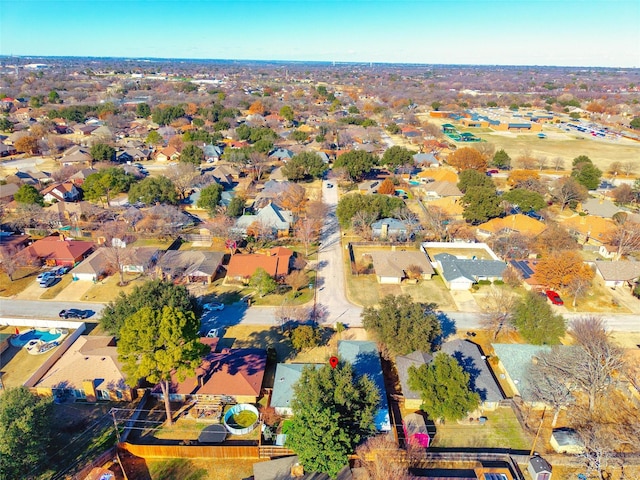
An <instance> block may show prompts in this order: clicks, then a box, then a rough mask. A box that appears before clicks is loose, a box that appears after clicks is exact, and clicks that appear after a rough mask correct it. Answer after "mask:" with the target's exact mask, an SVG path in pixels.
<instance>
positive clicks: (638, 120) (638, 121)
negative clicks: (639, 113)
mask: <svg viewBox="0 0 640 480" xmlns="http://www.w3.org/2000/svg"><path fill="white" fill-rule="evenodd" d="M629 126H630V127H631V128H633V129H634V130H640V117H633V119H632V120H631V121H630V122H629Z"/></svg>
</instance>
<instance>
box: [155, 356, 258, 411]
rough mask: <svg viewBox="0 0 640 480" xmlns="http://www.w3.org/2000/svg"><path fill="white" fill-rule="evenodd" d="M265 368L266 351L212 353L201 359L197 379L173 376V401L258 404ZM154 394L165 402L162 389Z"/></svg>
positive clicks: (195, 377) (171, 387)
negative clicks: (181, 379) (216, 400)
mask: <svg viewBox="0 0 640 480" xmlns="http://www.w3.org/2000/svg"><path fill="white" fill-rule="evenodd" d="M266 366H267V352H266V350H261V349H258V348H232V349H226V350H224V351H222V352H211V353H209V354H208V355H206V356H205V357H204V358H203V359H202V363H201V364H200V366H199V367H198V368H196V372H195V375H194V376H191V377H188V378H186V379H185V380H184V381H182V382H180V381H178V379H177V377H175V376H173V375H172V381H171V384H170V386H169V389H170V399H171V400H172V401H181V402H185V401H189V400H195V401H207V402H208V401H212V400H214V399H216V398H217V399H223V397H224V400H225V401H224V403H255V402H256V401H257V400H258V397H259V396H260V391H261V389H262V380H263V378H264V371H265V368H266ZM152 394H153V395H154V396H156V397H160V398H162V391H161V390H160V386H159V385H157V386H156V387H155V388H154V389H153V390H152Z"/></svg>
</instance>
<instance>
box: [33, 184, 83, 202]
mask: <svg viewBox="0 0 640 480" xmlns="http://www.w3.org/2000/svg"><path fill="white" fill-rule="evenodd" d="M40 195H42V196H43V198H44V201H45V202H47V203H53V202H75V201H77V200H79V199H80V191H79V190H78V189H77V188H76V186H75V185H74V184H73V183H72V182H65V183H57V184H55V185H49V186H48V187H47V188H45V189H44V190H42V191H41V192H40Z"/></svg>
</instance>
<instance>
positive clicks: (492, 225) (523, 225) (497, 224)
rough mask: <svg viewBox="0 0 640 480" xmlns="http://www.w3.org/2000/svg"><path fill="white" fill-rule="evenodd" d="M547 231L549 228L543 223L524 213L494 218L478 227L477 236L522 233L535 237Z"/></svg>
mask: <svg viewBox="0 0 640 480" xmlns="http://www.w3.org/2000/svg"><path fill="white" fill-rule="evenodd" d="M546 229H547V226H546V225H545V224H544V223H543V222H541V221H539V220H536V219H535V218H531V217H529V216H527V215H523V214H522V213H517V214H515V215H507V216H506V217H503V218H492V219H491V220H489V221H488V222H485V223H482V224H480V225H478V227H477V229H476V234H477V235H478V237H485V238H486V237H490V236H491V235H498V234H501V233H520V234H522V235H527V236H534V237H535V236H538V235H540V234H541V233H542V232H544V231H545V230H546Z"/></svg>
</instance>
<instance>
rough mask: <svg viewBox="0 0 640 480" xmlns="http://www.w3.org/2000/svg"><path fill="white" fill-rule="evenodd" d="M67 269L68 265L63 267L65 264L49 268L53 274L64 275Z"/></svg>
mask: <svg viewBox="0 0 640 480" xmlns="http://www.w3.org/2000/svg"><path fill="white" fill-rule="evenodd" d="M68 271H69V267H65V266H61V267H56V268H53V269H51V272H53V274H54V275H56V276H59V275H64V274H65V273H67V272H68Z"/></svg>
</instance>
